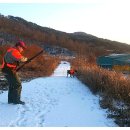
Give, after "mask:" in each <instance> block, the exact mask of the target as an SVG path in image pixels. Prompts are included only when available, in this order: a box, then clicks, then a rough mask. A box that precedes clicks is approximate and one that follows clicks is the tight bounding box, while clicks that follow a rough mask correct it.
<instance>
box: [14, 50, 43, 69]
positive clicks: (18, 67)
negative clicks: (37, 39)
mask: <svg viewBox="0 0 130 130" xmlns="http://www.w3.org/2000/svg"><path fill="white" fill-rule="evenodd" d="M42 53H43V50H42V51H40V52H38V53H37V54H36V55H34V56H33V57H31V58H30V59H28V60H27V61H26V62H24V63H23V64H22V65H21V66H19V67H18V68H17V69H16V71H19V70H20V69H21V68H23V67H24V65H26V64H27V63H29V62H30V61H31V60H33V59H34V58H36V57H37V56H39V55H40V54H42Z"/></svg>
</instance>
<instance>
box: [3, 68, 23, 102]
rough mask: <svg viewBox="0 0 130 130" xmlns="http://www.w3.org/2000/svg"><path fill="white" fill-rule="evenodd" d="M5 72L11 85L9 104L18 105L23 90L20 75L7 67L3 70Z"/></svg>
mask: <svg viewBox="0 0 130 130" xmlns="http://www.w3.org/2000/svg"><path fill="white" fill-rule="evenodd" d="M3 72H4V73H5V77H6V79H7V81H8V84H9V89H8V103H17V102H19V101H20V96H21V89H22V85H21V81H20V79H19V77H18V74H17V73H16V72H15V71H14V70H11V69H10V68H8V67H5V68H4V69H3Z"/></svg>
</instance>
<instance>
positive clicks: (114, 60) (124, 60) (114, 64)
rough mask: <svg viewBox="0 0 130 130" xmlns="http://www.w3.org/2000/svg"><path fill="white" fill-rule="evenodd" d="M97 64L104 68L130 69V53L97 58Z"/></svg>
mask: <svg viewBox="0 0 130 130" xmlns="http://www.w3.org/2000/svg"><path fill="white" fill-rule="evenodd" d="M97 64H98V65H99V66H101V67H103V68H107V69H112V70H117V71H130V54H111V55H108V56H100V57H98V58H97Z"/></svg>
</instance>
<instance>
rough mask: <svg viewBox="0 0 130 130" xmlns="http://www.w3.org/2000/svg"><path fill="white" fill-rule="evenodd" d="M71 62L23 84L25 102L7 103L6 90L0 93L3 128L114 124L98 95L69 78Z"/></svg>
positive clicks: (0, 120) (0, 115)
mask: <svg viewBox="0 0 130 130" xmlns="http://www.w3.org/2000/svg"><path fill="white" fill-rule="evenodd" d="M69 68H70V64H69V63H68V62H63V61H62V62H61V64H60V65H59V66H58V67H57V69H56V70H55V71H54V74H53V75H52V76H51V77H46V78H37V79H34V80H32V81H30V82H26V83H23V84H22V85H23V89H22V95H21V96H22V100H23V101H25V103H26V104H25V105H13V104H8V103H7V92H4V93H2V94H0V127H9V126H18V127H24V126H27V127H30V126H32V127H67V126H68V127H114V126H116V124H115V123H114V122H113V120H112V119H107V115H106V111H105V110H103V109H101V108H100V106H99V98H98V96H95V95H93V94H92V93H91V92H90V90H89V89H88V88H87V87H86V86H85V85H84V84H82V83H81V82H80V81H79V80H78V79H77V78H67V77H66V70H67V69H69Z"/></svg>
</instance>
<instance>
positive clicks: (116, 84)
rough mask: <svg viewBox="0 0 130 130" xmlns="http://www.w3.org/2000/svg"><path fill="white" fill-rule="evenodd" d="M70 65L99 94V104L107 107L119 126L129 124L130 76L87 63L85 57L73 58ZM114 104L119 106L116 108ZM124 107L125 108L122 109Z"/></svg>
mask: <svg viewBox="0 0 130 130" xmlns="http://www.w3.org/2000/svg"><path fill="white" fill-rule="evenodd" d="M71 63H72V65H73V66H74V68H76V69H77V70H78V74H77V77H78V78H79V79H80V80H81V81H82V82H83V83H85V84H86V85H87V86H88V87H89V88H90V89H91V91H92V92H93V93H94V94H99V95H100V96H101V100H100V105H101V107H103V108H109V110H110V111H111V112H112V113H113V114H111V115H112V116H111V117H113V118H115V119H116V123H117V124H118V125H120V126H129V125H130V114H128V113H130V78H129V77H128V76H124V75H123V74H122V73H118V72H115V71H109V70H106V69H103V68H100V67H98V66H97V65H95V64H89V63H88V61H87V59H85V58H81V57H80V58H77V59H75V60H73V61H72V62H71ZM115 102H116V104H118V105H119V104H123V105H119V108H116V105H115ZM124 108H125V109H124Z"/></svg>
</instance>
